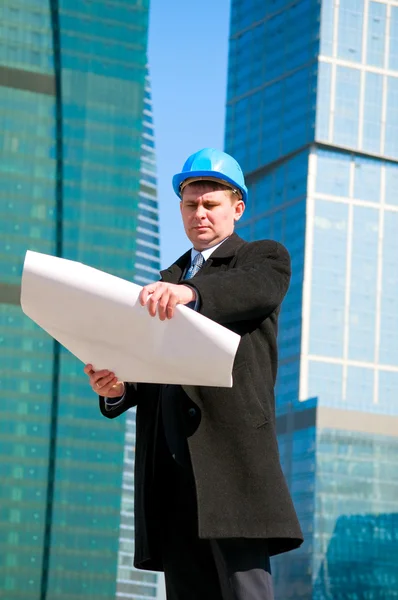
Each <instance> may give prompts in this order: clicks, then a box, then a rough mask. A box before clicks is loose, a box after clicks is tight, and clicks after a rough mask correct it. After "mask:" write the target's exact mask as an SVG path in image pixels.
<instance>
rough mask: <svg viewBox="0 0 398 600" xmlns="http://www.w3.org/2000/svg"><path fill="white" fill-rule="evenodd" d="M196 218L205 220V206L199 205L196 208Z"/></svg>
mask: <svg viewBox="0 0 398 600" xmlns="http://www.w3.org/2000/svg"><path fill="white" fill-rule="evenodd" d="M195 217H196V219H199V220H200V219H204V218H205V217H206V209H205V208H204V207H203V206H201V205H199V206H198V207H197V208H196V212H195Z"/></svg>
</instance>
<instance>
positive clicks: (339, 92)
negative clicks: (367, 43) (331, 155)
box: [333, 67, 360, 148]
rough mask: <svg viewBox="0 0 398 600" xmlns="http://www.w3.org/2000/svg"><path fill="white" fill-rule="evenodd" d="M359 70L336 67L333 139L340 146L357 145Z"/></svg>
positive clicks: (354, 146)
mask: <svg viewBox="0 0 398 600" xmlns="http://www.w3.org/2000/svg"><path fill="white" fill-rule="evenodd" d="M359 88H360V71H359V70H357V69H350V68H348V67H337V73H336V102H335V117H334V136H333V140H334V142H335V143H336V144H339V145H341V146H350V147H353V148H356V147H357V144H358V105H359Z"/></svg>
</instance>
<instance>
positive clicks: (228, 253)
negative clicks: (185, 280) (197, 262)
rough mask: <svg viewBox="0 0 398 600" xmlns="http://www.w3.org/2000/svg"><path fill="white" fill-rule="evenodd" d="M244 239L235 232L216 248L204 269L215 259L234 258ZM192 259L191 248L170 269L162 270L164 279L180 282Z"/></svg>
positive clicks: (168, 281) (161, 273) (170, 281)
mask: <svg viewBox="0 0 398 600" xmlns="http://www.w3.org/2000/svg"><path fill="white" fill-rule="evenodd" d="M245 243H246V242H245V241H244V240H242V238H240V237H239V236H238V235H237V234H236V233H233V234H232V235H231V236H230V237H229V238H228V239H227V240H226V241H225V242H224V243H223V244H221V246H219V247H218V248H217V249H216V250H214V252H213V254H212V255H211V256H210V258H209V259H208V260H207V261H206V263H205V266H204V267H203V269H205V268H206V266H208V265H209V264H211V262H212V261H213V260H214V259H223V258H232V257H233V256H235V254H236V252H237V251H238V250H239V248H240V247H241V246H243V244H245ZM190 260H191V250H188V252H185V254H183V255H182V256H180V258H178V259H177V260H176V262H175V263H173V264H172V265H171V266H170V267H169V268H168V269H164V270H163V271H160V275H161V277H162V280H163V281H165V282H167V283H178V282H179V281H180V279H181V277H182V274H183V272H184V269H185V268H186V266H187V264H188V263H189V262H190Z"/></svg>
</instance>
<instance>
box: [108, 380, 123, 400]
mask: <svg viewBox="0 0 398 600" xmlns="http://www.w3.org/2000/svg"><path fill="white" fill-rule="evenodd" d="M124 392H125V388H124V382H123V381H118V379H117V378H116V377H115V381H114V382H111V383H110V384H109V385H107V386H106V388H105V389H104V391H103V395H105V396H108V398H118V397H120V396H123V394H124Z"/></svg>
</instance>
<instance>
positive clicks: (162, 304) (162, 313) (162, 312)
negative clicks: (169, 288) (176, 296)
mask: <svg viewBox="0 0 398 600" xmlns="http://www.w3.org/2000/svg"><path fill="white" fill-rule="evenodd" d="M169 302H170V294H169V293H166V292H165V293H164V294H163V296H162V297H161V299H160V300H159V302H158V313H159V318H160V320H161V321H164V320H165V319H166V314H167V313H166V311H167V307H168V305H169Z"/></svg>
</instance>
